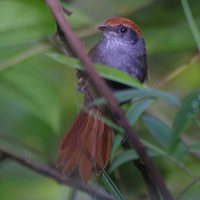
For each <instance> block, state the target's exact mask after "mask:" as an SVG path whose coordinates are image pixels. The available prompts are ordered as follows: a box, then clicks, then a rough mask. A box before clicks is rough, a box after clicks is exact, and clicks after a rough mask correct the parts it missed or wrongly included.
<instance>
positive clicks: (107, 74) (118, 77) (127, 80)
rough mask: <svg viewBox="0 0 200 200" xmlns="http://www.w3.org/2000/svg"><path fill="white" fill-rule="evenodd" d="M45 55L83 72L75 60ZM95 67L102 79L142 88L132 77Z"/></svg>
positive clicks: (102, 66) (56, 55)
mask: <svg viewBox="0 0 200 200" xmlns="http://www.w3.org/2000/svg"><path fill="white" fill-rule="evenodd" d="M47 55H48V56H50V57H51V58H53V59H54V60H56V61H58V62H59V63H62V64H64V65H66V66H68V67H72V68H74V69H79V70H83V67H82V66H81V64H80V61H79V60H78V59H76V58H73V57H69V56H66V55H62V54H57V53H48V54H47ZM95 67H96V70H97V72H98V73H99V74H100V75H101V77H103V78H106V79H108V80H112V81H117V82H119V83H122V84H125V85H128V86H131V87H136V88H143V86H142V84H141V83H140V82H139V81H137V80H135V79H134V78H133V77H131V76H130V75H128V74H126V73H124V72H122V71H120V70H117V69H115V68H112V67H108V66H105V65H101V64H95Z"/></svg>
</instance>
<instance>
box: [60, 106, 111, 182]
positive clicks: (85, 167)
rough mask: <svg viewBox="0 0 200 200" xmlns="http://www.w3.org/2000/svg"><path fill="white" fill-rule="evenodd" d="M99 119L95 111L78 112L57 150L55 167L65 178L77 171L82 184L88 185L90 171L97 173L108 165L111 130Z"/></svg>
mask: <svg viewBox="0 0 200 200" xmlns="http://www.w3.org/2000/svg"><path fill="white" fill-rule="evenodd" d="M101 117H102V114H101V111H100V110H99V109H98V108H91V109H90V110H89V112H88V113H86V112H81V113H80V114H79V115H78V116H77V118H76V119H75V121H74V123H73V124H72V127H71V128H70V129H69V131H68V133H67V135H66V136H65V138H64V139H63V141H62V143H61V146H60V148H59V155H58V165H61V166H62V167H63V172H64V173H66V174H67V175H69V174H70V173H71V172H72V171H74V169H76V168H77V167H79V173H80V177H81V179H82V181H83V182H87V181H88V179H89V177H90V176H91V173H92V169H93V167H95V166H96V168H97V169H98V171H101V170H103V169H104V168H105V167H106V165H107V164H108V161H109V156H110V151H111V146H112V129H110V128H109V127H108V126H107V125H106V124H105V123H104V122H103V121H102V120H101V119H100V118H101Z"/></svg>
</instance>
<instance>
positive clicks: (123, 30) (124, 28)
mask: <svg viewBox="0 0 200 200" xmlns="http://www.w3.org/2000/svg"><path fill="white" fill-rule="evenodd" d="M127 31H128V29H127V28H126V27H125V26H123V27H121V29H120V32H121V33H126V32H127Z"/></svg>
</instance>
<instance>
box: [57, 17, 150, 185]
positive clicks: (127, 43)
mask: <svg viewBox="0 0 200 200" xmlns="http://www.w3.org/2000/svg"><path fill="white" fill-rule="evenodd" d="M99 30H100V31H102V32H103V37H102V39H101V40H100V41H99V42H98V44H97V45H96V46H95V47H94V48H92V49H91V50H90V51H89V56H90V58H91V59H92V61H93V62H95V63H100V64H105V65H107V66H110V67H113V68H116V69H118V70H121V71H123V72H125V73H127V74H129V75H131V76H132V77H134V78H135V79H137V80H139V81H140V82H144V81H145V80H146V79H147V59H146V49H145V43H144V40H143V35H142V32H141V30H140V29H139V27H138V26H137V25H136V24H135V23H134V22H132V21H131V20H129V19H126V18H123V17H113V18H109V19H107V20H106V21H105V22H104V24H103V25H100V26H99ZM77 77H78V85H77V89H78V90H79V91H80V92H82V93H83V94H84V106H87V105H88V104H89V103H91V102H92V101H93V100H94V99H95V98H96V97H97V94H96V92H95V88H93V86H92V84H91V82H90V77H88V76H87V74H86V73H85V72H83V71H78V72H77ZM107 84H108V86H109V87H110V88H111V89H112V90H113V91H116V90H119V89H123V88H125V87H126V86H125V85H122V84H119V83H116V82H113V81H107ZM103 114H104V111H103V109H102V108H101V107H99V106H93V107H90V108H89V110H88V111H85V110H84V109H83V110H81V111H80V113H79V114H78V116H77V117H76V119H75V120H74V122H73V124H72V126H71V128H70V129H69V130H68V132H67V134H66V136H65V137H64V139H63V140H62V143H61V145H60V148H59V155H58V165H61V166H62V168H63V172H64V173H66V174H67V175H69V174H70V173H72V172H73V171H74V170H75V169H79V173H80V177H81V179H82V181H83V182H85V183H86V182H87V181H88V179H89V177H90V176H91V173H92V170H93V168H94V169H96V171H97V172H101V171H102V170H103V169H105V167H106V166H107V164H108V162H109V157H110V152H111V148H112V129H111V128H110V127H109V126H108V125H107V124H105V123H104V121H103V120H102V116H103Z"/></svg>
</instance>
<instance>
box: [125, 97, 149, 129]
mask: <svg viewBox="0 0 200 200" xmlns="http://www.w3.org/2000/svg"><path fill="white" fill-rule="evenodd" d="M152 103H153V100H152V99H142V100H140V101H139V102H136V103H135V104H132V106H130V108H129V109H128V111H127V113H126V118H127V119H128V121H129V123H130V124H131V125H133V124H134V123H135V122H136V120H137V119H138V118H139V117H140V115H141V114H142V113H143V112H144V111H145V110H146V109H147V108H148V107H149V106H150V105H151V104H152Z"/></svg>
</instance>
